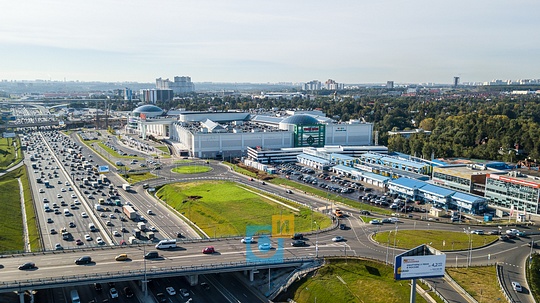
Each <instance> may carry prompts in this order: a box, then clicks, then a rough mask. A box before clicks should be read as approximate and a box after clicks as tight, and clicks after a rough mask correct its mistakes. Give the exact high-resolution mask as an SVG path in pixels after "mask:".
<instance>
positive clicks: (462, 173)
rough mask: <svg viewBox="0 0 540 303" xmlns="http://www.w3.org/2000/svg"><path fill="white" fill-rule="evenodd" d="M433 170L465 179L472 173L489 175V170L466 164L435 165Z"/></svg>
mask: <svg viewBox="0 0 540 303" xmlns="http://www.w3.org/2000/svg"><path fill="white" fill-rule="evenodd" d="M433 172H441V173H445V174H447V175H451V176H458V177H461V178H465V179H470V177H471V176H472V175H487V174H489V170H482V169H480V168H474V169H471V168H470V167H467V166H466V165H455V166H453V165H447V166H435V167H434V168H433Z"/></svg>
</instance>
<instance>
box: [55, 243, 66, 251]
mask: <svg viewBox="0 0 540 303" xmlns="http://www.w3.org/2000/svg"><path fill="white" fill-rule="evenodd" d="M54 249H55V250H63V249H64V248H63V247H62V245H61V244H60V243H56V244H55V245H54Z"/></svg>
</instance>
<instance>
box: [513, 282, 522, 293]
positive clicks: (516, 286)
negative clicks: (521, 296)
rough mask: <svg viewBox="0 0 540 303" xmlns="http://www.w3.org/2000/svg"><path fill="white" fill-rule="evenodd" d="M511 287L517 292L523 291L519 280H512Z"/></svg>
mask: <svg viewBox="0 0 540 303" xmlns="http://www.w3.org/2000/svg"><path fill="white" fill-rule="evenodd" d="M512 289H514V290H515V291H517V292H522V291H523V288H522V287H521V284H519V282H516V281H512Z"/></svg>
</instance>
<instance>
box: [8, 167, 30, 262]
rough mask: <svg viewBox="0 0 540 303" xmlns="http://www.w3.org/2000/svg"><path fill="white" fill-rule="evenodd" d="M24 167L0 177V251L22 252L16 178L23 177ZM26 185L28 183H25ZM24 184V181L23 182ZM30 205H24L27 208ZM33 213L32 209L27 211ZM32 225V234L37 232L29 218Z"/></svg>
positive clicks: (19, 204)
mask: <svg viewBox="0 0 540 303" xmlns="http://www.w3.org/2000/svg"><path fill="white" fill-rule="evenodd" d="M23 171H24V167H21V168H19V169H17V170H15V171H13V172H10V173H7V174H6V175H4V176H2V177H0V196H1V197H2V211H1V212H0V230H1V231H2V232H1V233H0V251H2V252H8V251H13V252H15V251H22V250H23V249H24V243H23V227H22V226H23V221H22V213H21V199H20V194H19V193H20V189H19V182H18V181H17V178H19V177H21V178H23V177H25V174H24V173H23ZM26 183H27V185H28V182H26ZM23 184H24V181H23ZM31 203H32V202H31V201H30V203H26V206H28V205H29V204H31ZM28 211H31V212H32V213H33V209H30V210H27V213H28ZM32 218H34V220H33V223H34V232H37V230H36V228H37V227H36V226H35V217H34V216H33V215H32V217H31V218H29V219H32Z"/></svg>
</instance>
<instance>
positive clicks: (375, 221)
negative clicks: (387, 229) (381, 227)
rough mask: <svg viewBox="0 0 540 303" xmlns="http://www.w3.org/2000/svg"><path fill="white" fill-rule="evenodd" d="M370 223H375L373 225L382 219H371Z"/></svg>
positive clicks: (379, 222)
mask: <svg viewBox="0 0 540 303" xmlns="http://www.w3.org/2000/svg"><path fill="white" fill-rule="evenodd" d="M369 224H373V225H376V224H381V221H379V220H377V219H373V220H371V221H369Z"/></svg>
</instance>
